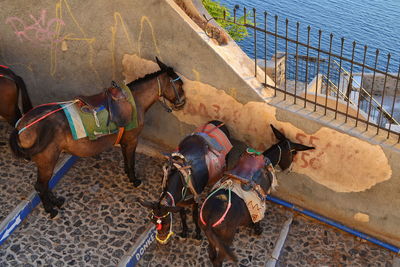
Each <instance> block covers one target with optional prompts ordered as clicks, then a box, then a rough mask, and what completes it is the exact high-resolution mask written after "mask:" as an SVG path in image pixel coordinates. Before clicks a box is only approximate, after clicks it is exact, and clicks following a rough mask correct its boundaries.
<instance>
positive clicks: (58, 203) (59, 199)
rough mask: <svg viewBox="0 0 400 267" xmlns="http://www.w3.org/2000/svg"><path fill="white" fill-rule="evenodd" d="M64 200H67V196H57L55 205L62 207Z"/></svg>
mask: <svg viewBox="0 0 400 267" xmlns="http://www.w3.org/2000/svg"><path fill="white" fill-rule="evenodd" d="M64 202H65V198H63V197H58V198H56V200H55V201H54V203H53V204H54V205H56V206H57V208H59V209H60V208H61V206H62V205H63V204H64Z"/></svg>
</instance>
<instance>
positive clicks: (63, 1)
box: [50, 0, 101, 82]
mask: <svg viewBox="0 0 400 267" xmlns="http://www.w3.org/2000/svg"><path fill="white" fill-rule="evenodd" d="M63 6H64V7H65V9H66V13H67V15H68V16H69V18H70V19H71V20H72V21H73V23H74V25H75V26H76V27H77V28H78V30H79V32H80V33H79V35H82V36H83V37H75V35H76V33H66V34H65V35H64V36H63V37H62V38H61V39H63V40H64V41H67V40H68V41H84V42H86V44H87V45H88V48H89V53H88V63H89V66H90V68H91V69H92V71H93V73H94V74H95V76H96V78H97V80H98V81H99V82H101V79H100V75H99V74H98V72H97V70H96V68H95V66H94V64H93V58H94V48H93V43H94V42H95V41H96V38H90V37H88V35H87V34H86V32H85V31H84V29H83V28H82V26H81V25H80V24H79V22H78V20H77V19H76V18H75V15H74V14H73V12H72V10H71V7H70V5H69V4H68V1H67V0H59V1H58V3H56V6H55V7H56V17H57V18H58V19H60V20H63ZM60 33H61V25H60V23H57V26H56V36H57V37H58V36H60ZM79 35H78V36H79ZM58 46H59V44H58V43H55V42H53V43H52V45H51V51H50V75H51V76H54V75H55V73H56V71H57V48H58Z"/></svg>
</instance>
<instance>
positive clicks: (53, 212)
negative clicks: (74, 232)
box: [49, 209, 58, 219]
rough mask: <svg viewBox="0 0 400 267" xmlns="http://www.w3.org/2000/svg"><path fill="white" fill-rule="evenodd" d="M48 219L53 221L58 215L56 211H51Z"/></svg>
mask: <svg viewBox="0 0 400 267" xmlns="http://www.w3.org/2000/svg"><path fill="white" fill-rule="evenodd" d="M49 213H50V219H55V218H56V216H57V215H58V211H57V210H54V209H53V210H51V211H50V212H49Z"/></svg>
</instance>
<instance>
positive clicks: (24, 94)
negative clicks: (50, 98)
mask: <svg viewBox="0 0 400 267" xmlns="http://www.w3.org/2000/svg"><path fill="white" fill-rule="evenodd" d="M15 83H16V84H17V87H18V88H19V90H20V91H21V100H22V110H23V113H27V112H28V111H29V110H31V109H32V102H31V99H30V98H29V94H28V90H27V89H26V85H25V82H24V80H23V79H22V78H21V77H20V76H17V75H16V76H15Z"/></svg>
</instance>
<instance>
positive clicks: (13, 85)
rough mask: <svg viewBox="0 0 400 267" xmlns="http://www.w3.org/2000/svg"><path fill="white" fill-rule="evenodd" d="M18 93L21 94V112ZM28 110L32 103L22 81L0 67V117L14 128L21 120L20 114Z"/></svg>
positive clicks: (3, 67)
mask: <svg viewBox="0 0 400 267" xmlns="http://www.w3.org/2000/svg"><path fill="white" fill-rule="evenodd" d="M19 92H21V100H22V101H21V102H22V112H21V111H20V109H19V107H18V96H19ZM30 109H32V103H31V100H30V98H29V95H28V91H27V90H26V86H25V83H24V80H23V79H22V78H21V77H20V76H18V75H16V74H15V73H14V72H13V71H12V70H11V69H10V68H8V67H6V66H3V65H0V116H2V117H4V118H5V119H6V120H7V122H8V123H9V124H10V125H11V126H13V127H14V125H15V123H16V122H17V121H18V120H19V118H21V115H22V114H21V113H26V112H28V111H29V110H30Z"/></svg>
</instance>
